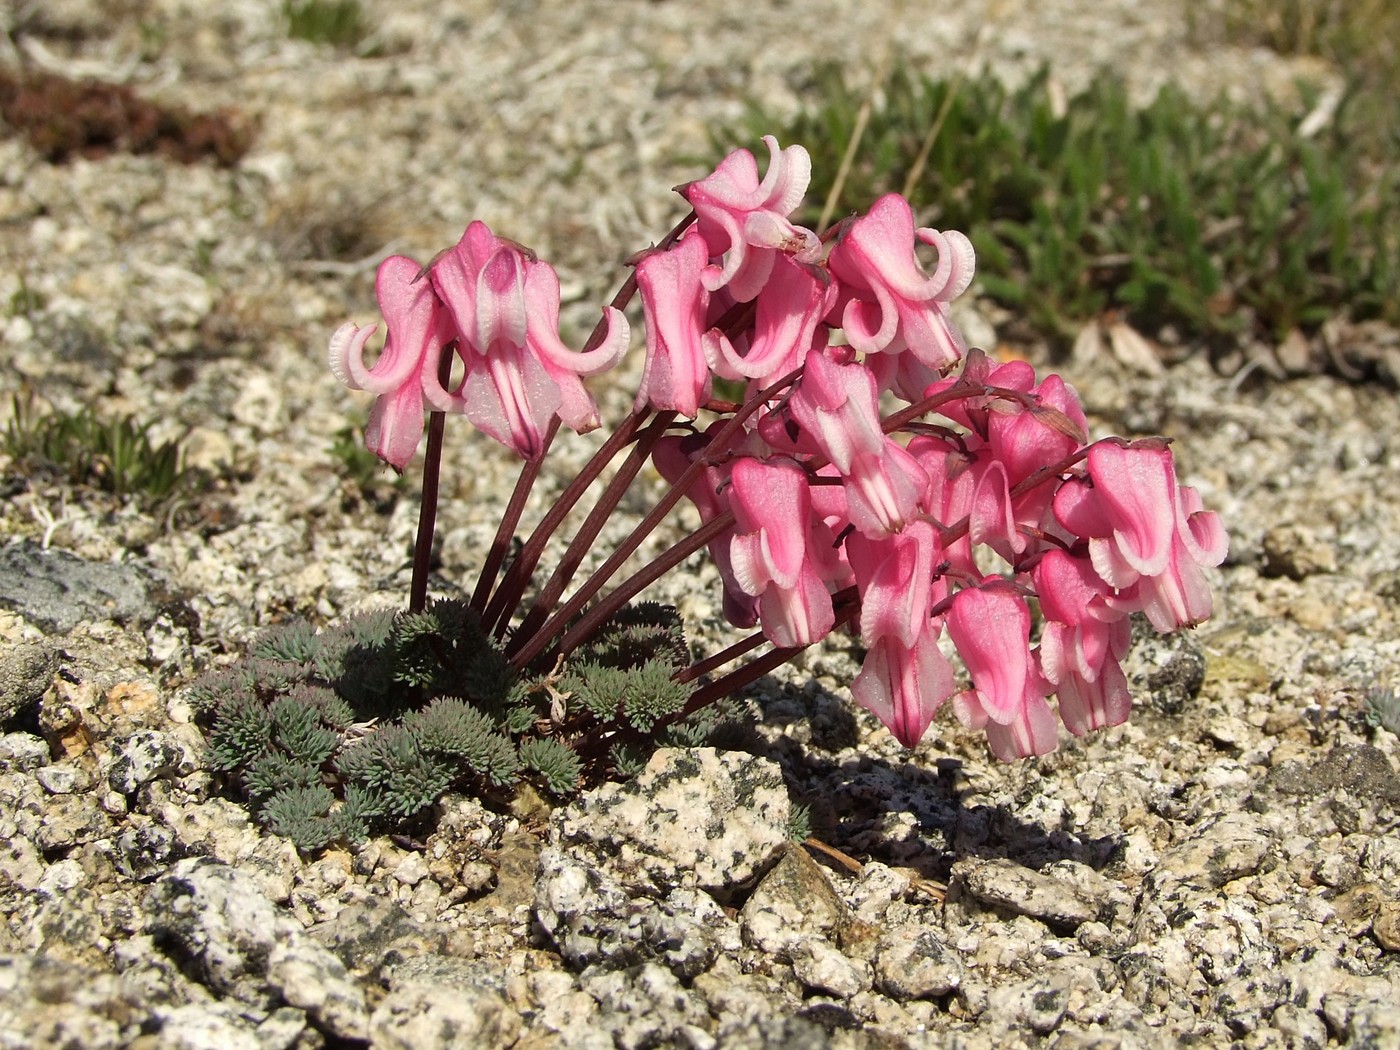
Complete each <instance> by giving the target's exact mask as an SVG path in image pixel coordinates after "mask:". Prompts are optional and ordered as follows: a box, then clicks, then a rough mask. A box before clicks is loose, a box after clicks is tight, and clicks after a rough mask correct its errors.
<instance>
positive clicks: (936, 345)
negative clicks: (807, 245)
mask: <svg viewBox="0 0 1400 1050" xmlns="http://www.w3.org/2000/svg"><path fill="white" fill-rule="evenodd" d="M916 237H917V239H918V240H920V241H922V242H923V243H925V244H930V245H933V246H934V247H935V248H937V250H938V269H937V270H935V271H934V273H933V276H931V277H930V276H928V275H927V274H925V273H924V271H923V268H922V267H921V266H920V265H919V261H918V259H917V258H916V257H915V256H914V243H915V238H916ZM827 265H828V267H829V268H830V269H831V272H832V274H833V275H835V276H836V277H837V279H839V280H840V281H841V284H842V290H843V292H844V293H845V294H846V295H848V296H849V299H848V301H847V302H846V304H845V308H844V312H843V313H842V315H841V327H842V328H843V329H844V330H845V333H846V338H847V339H848V340H850V343H851V345H852V346H853V347H855V348H856V349H857V350H859V351H860V352H861V353H863V354H881V353H887V354H900V353H902V352H903V351H905V350H908V351H909V352H910V354H912V355H913V357H914V358H915V359H916V360H917V361H918V362H920V363H921V364H922V365H923V366H924V369H925V370H928V369H931V370H934V371H939V370H942V369H944V368H946V367H947V366H948V365H951V364H952V363H953V362H955V361H957V360H958V359H959V358H960V357H962V355H963V354H964V352H965V351H966V346H965V345H964V343H963V341H962V337H961V336H960V335H959V334H958V332H957V330H956V329H955V328H954V327H953V324H952V322H951V321H950V320H949V318H948V308H947V305H946V304H947V303H949V302H951V301H952V300H954V299H956V298H957V297H958V296H959V295H961V294H962V293H963V292H964V291H966V290H967V286H968V285H969V284H971V283H972V273H973V269H974V267H975V254H974V252H973V249H972V242H971V241H969V240H968V239H967V238H966V237H965V236H963V235H962V234H961V233H958V232H957V231H956V230H949V231H946V232H943V233H940V232H938V231H937V230H931V229H920V230H917V231H916V230H915V229H914V212H913V209H911V208H910V207H909V202H908V201H906V200H905V199H904V198H903V197H901V196H900V195H899V194H897V193H888V194H886V195H885V196H883V197H881V198H880V199H879V200H877V201H876V202H875V203H874V205H872V206H871V208H870V211H869V212H867V213H866V214H865V215H863V216H861V217H859V218H857V219H854V220H852V221H851V222H849V223H848V224H847V225H846V226H845V227H844V228H843V229H842V230H841V233H840V235H839V236H838V238H837V241H836V244H835V246H834V247H833V248H832V249H831V254H830V255H829V256H828V258H827ZM920 375H921V376H926V375H927V372H926V371H925V372H921V373H920ZM889 378H893V377H889ZM902 385H903V384H901V386H902ZM922 389H923V386H922V385H920V386H918V387H915V388H912V389H908V390H900V391H899V392H900V393H901V396H904V397H906V398H907V399H908V400H911V401H912V400H916V398H917V396H918V391H919V390H922Z"/></svg>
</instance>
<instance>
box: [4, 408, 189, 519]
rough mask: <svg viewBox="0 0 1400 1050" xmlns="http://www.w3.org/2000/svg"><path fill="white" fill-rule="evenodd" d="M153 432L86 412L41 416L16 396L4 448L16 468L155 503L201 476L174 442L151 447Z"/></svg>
mask: <svg viewBox="0 0 1400 1050" xmlns="http://www.w3.org/2000/svg"><path fill="white" fill-rule="evenodd" d="M151 426H152V424H151V423H138V422H137V421H136V420H135V419H133V418H132V417H130V416H123V417H121V418H118V419H111V420H104V419H101V418H99V417H98V416H97V414H96V413H95V412H93V411H92V410H91V409H89V408H84V409H81V410H80V411H78V412H59V411H48V412H43V413H40V412H36V410H35V408H34V401H33V398H32V397H26V398H20V397H19V396H18V395H17V396H15V397H14V399H13V400H12V414H11V416H10V420H9V422H8V423H7V424H6V426H5V432H4V437H3V444H4V450H5V454H6V455H8V456H9V457H10V459H11V460H13V461H14V462H16V463H19V464H23V465H25V466H30V467H34V466H40V465H48V466H50V467H55V468H57V469H59V470H61V471H63V472H65V473H66V474H67V475H68V476H69V478H71V479H72V480H73V481H74V482H75V483H76V484H80V485H91V486H94V487H96V488H99V489H102V490H103V491H106V492H111V493H112V494H114V495H116V496H136V497H139V498H141V499H145V500H148V501H156V502H158V501H160V500H164V499H167V498H169V497H170V496H172V495H174V494H175V493H176V492H177V491H178V490H180V489H182V488H191V487H194V486H196V485H197V484H198V482H199V481H200V475H199V473H198V472H197V471H192V470H190V469H188V468H187V467H186V466H185V464H184V458H183V454H182V451H181V448H180V445H179V442H178V441H163V442H160V443H159V444H157V443H156V442H153V441H152V440H151V437H150V430H151Z"/></svg>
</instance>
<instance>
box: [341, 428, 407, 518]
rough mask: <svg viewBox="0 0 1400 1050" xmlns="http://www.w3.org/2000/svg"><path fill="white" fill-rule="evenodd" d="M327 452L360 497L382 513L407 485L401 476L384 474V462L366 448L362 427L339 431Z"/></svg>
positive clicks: (385, 472)
mask: <svg viewBox="0 0 1400 1050" xmlns="http://www.w3.org/2000/svg"><path fill="white" fill-rule="evenodd" d="M326 451H327V452H329V453H330V455H331V458H333V459H334V460H336V462H338V463H339V464H340V468H341V474H342V476H343V477H345V478H346V479H347V480H348V481H349V482H350V483H351V485H353V486H354V488H355V489H356V490H357V491H358V492H359V493H360V496H361V497H362V498H364V499H365V500H367V501H369V502H370V503H373V504H374V505H375V506H377V507H379V508H380V509H381V510H384V509H388V508H389V507H391V506H392V505H393V503H394V501H395V500H396V499H397V498H398V495H399V494H400V493H401V492H403V490H404V488H405V487H406V485H407V482H406V481H405V480H404V476H403V475H402V474H395V473H393V472H392V471H389V470H387V469H386V468H385V466H384V461H383V460H381V459H380V458H379V457H378V456H376V455H375V454H374V453H373V452H371V451H369V449H367V448H365V442H364V428H363V427H355V426H344V427H341V428H340V429H339V430H337V431H336V432H335V439H334V440H333V441H332V442H331V445H330V447H329V448H328V449H327V450H326Z"/></svg>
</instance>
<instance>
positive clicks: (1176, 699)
mask: <svg viewBox="0 0 1400 1050" xmlns="http://www.w3.org/2000/svg"><path fill="white" fill-rule="evenodd" d="M1123 673H1124V674H1125V675H1126V676H1127V679H1128V689H1129V691H1130V692H1131V693H1132V695H1133V700H1134V702H1135V703H1138V704H1142V705H1143V706H1145V707H1149V708H1151V709H1152V710H1154V711H1158V712H1160V713H1162V714H1164V715H1178V714H1180V713H1181V712H1182V711H1184V710H1185V709H1186V708H1187V706H1188V705H1189V704H1190V703H1191V701H1192V700H1194V699H1195V698H1196V695H1197V694H1198V693H1199V692H1200V691H1201V685H1202V683H1204V682H1205V677H1206V656H1205V652H1204V651H1203V650H1202V649H1201V645H1200V643H1199V642H1198V641H1196V639H1195V638H1194V636H1193V635H1192V634H1191V632H1190V631H1178V632H1177V633H1176V634H1166V635H1162V634H1158V633H1157V632H1156V631H1154V630H1153V629H1152V627H1151V625H1150V624H1148V623H1147V621H1146V619H1145V618H1144V617H1142V616H1134V617H1133V635H1132V648H1131V649H1129V650H1128V654H1127V656H1126V657H1125V658H1124V660H1123Z"/></svg>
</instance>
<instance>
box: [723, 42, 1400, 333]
mask: <svg viewBox="0 0 1400 1050" xmlns="http://www.w3.org/2000/svg"><path fill="white" fill-rule="evenodd" d="M867 94H868V89H867V88H865V87H864V86H861V87H856V86H854V85H852V84H850V83H848V82H847V80H846V78H845V76H844V75H843V73H842V71H841V70H840V69H839V68H837V67H835V66H831V67H827V68H825V69H823V70H821V71H820V72H819V73H818V74H817V76H816V79H815V82H814V84H813V86H812V89H811V91H810V93H809V97H810V98H811V99H812V101H811V102H810V103H809V105H808V107H807V108H805V109H804V110H803V111H802V112H800V113H799V114H798V115H797V116H796V117H795V118H793V119H791V120H789V121H786V122H782V121H779V120H776V119H775V118H774V117H773V116H772V115H770V114H767V113H765V112H762V111H761V110H759V109H757V108H751V110H750V112H749V114H748V116H747V117H746V119H745V125H744V127H743V128H742V129H738V130H736V131H733V132H731V133H730V134H729V135H727V136H720V137H717V138H716V141H715V147H716V149H717V150H718V151H720V152H723V151H725V150H727V149H729V148H731V147H732V144H733V142H734V141H756V139H757V137H758V135H760V134H762V133H764V132H771V131H773V129H774V128H780V129H781V130H779V131H778V132H777V135H778V138H779V140H780V141H781V142H783V143H788V142H798V143H802V144H804V145H806V146H807V147H808V148H809V150H811V152H812V169H813V172H814V180H813V184H812V187H811V189H810V190H809V193H808V199H809V201H812V202H813V203H812V205H811V206H810V209H809V211H808V212H807V213H806V214H805V215H801V216H798V218H799V219H801V220H803V221H806V222H807V223H809V224H815V223H816V221H817V219H818V216H819V214H820V212H821V210H822V207H823V204H824V203H825V202H826V201H827V199H828V198H829V197H830V196H831V195H832V193H833V192H835V191H836V187H835V186H834V183H835V181H836V180H835V173H836V172H838V171H839V170H840V169H841V161H842V157H843V156H844V155H845V154H846V152H847V149H848V147H849V146H850V145H851V140H852V138H853V137H854V136H855V135H856V129H857V125H858V116H859V113H860V109H861V107H862V105H863V104H864V103H865V102H866V100H867ZM1315 102H1316V99H1315V98H1305V99H1304V103H1305V108H1304V109H1303V110H1302V111H1301V112H1297V113H1295V112H1290V111H1286V110H1284V109H1283V108H1281V107H1280V106H1278V105H1277V104H1273V103H1261V104H1260V105H1259V106H1258V107H1257V108H1244V107H1240V106H1237V105H1234V104H1231V103H1229V102H1227V101H1225V100H1220V101H1217V102H1215V103H1212V104H1210V105H1206V106H1202V105H1199V104H1196V103H1194V102H1192V101H1191V100H1190V99H1188V98H1187V97H1186V96H1185V95H1184V94H1183V93H1182V92H1181V91H1180V90H1179V89H1176V88H1174V87H1170V86H1168V87H1166V88H1164V89H1162V91H1161V92H1160V93H1159V94H1158V95H1157V97H1156V98H1155V99H1153V100H1152V101H1151V102H1150V103H1148V104H1147V105H1146V106H1141V107H1139V106H1135V105H1134V104H1133V103H1132V102H1131V101H1130V99H1129V96H1128V92H1127V89H1126V88H1125V86H1124V84H1123V83H1122V82H1121V81H1120V80H1118V79H1115V78H1112V77H1107V76H1104V77H1100V78H1099V79H1098V80H1096V81H1095V82H1093V83H1092V84H1091V85H1090V86H1089V87H1088V88H1086V89H1085V90H1083V91H1081V92H1080V93H1078V94H1076V95H1073V96H1071V97H1068V98H1065V97H1063V93H1062V92H1060V91H1059V90H1058V89H1057V88H1056V86H1055V85H1054V84H1053V82H1052V80H1051V78H1050V76H1049V74H1048V73H1047V72H1045V71H1042V72H1041V73H1040V74H1039V75H1037V76H1035V77H1033V78H1032V79H1031V80H1029V81H1028V82H1027V83H1026V84H1024V85H1023V86H1021V87H1019V88H1015V89H1013V88H1008V87H1007V86H1006V85H1004V84H1003V83H1002V82H1001V81H1000V80H998V79H997V78H995V77H994V76H991V75H983V76H981V77H979V78H976V79H970V80H962V81H959V80H935V79H932V78H930V77H927V76H923V75H920V74H918V73H915V72H913V71H912V70H910V69H909V68H908V67H907V66H905V67H900V68H897V69H896V70H895V71H894V73H893V74H892V75H891V76H890V77H889V79H888V80H887V81H886V82H885V83H884V84H882V85H880V90H879V91H878V93H877V95H876V96H875V98H874V102H873V105H872V106H871V109H870V113H869V121H868V125H867V126H866V127H865V129H864V132H863V134H862V135H861V138H860V140H859V142H858V143H857V144H856V149H855V152H854V162H853V164H851V166H850V169H849V172H848V173H847V175H846V177H845V180H844V182H843V183H842V184H841V185H840V187H839V197H838V199H837V200H836V201H835V207H834V209H833V211H832V214H834V216H835V217H836V218H838V219H839V218H840V217H841V216H843V215H845V214H849V213H850V212H852V211H853V210H854V209H855V208H856V207H857V206H859V205H863V204H864V203H866V202H869V201H870V200H872V199H873V198H875V197H876V196H878V195H880V194H881V193H885V192H889V191H902V192H904V193H905V195H906V196H908V197H909V198H910V199H911V202H912V203H913V204H914V206H915V208H916V209H917V210H918V213H919V219H920V221H921V223H922V224H924V225H929V226H933V227H935V228H952V229H958V230H962V231H964V232H965V233H967V235H968V236H969V237H971V239H972V241H973V243H974V245H975V246H976V249H977V273H978V280H979V282H980V284H981V289H982V292H983V293H984V294H986V295H988V296H990V297H991V298H993V299H995V300H996V301H998V302H1000V303H1002V304H1004V305H1005V306H1007V307H1008V308H1010V309H1012V310H1014V311H1016V312H1017V313H1018V315H1019V316H1021V317H1022V318H1024V319H1025V320H1026V321H1027V322H1028V323H1029V324H1030V325H1031V326H1032V327H1033V329H1034V332H1035V333H1037V334H1040V335H1042V336H1045V337H1048V338H1050V339H1051V340H1052V341H1053V342H1056V343H1058V344H1060V345H1064V344H1065V343H1067V342H1068V341H1069V340H1070V339H1072V338H1073V336H1074V334H1075V333H1076V332H1077V331H1078V329H1079V327H1080V326H1081V325H1082V324H1083V323H1084V322H1085V321H1087V320H1089V319H1090V318H1093V317H1095V316H1097V315H1100V314H1102V313H1103V312H1105V311H1108V310H1117V311H1120V312H1122V313H1123V314H1124V315H1126V316H1127V318H1128V319H1129V320H1130V321H1131V323H1132V324H1133V325H1134V326H1135V327H1136V328H1138V329H1139V330H1141V331H1144V332H1148V333H1157V332H1159V331H1160V330H1161V329H1162V328H1163V327H1164V326H1173V327H1174V328H1175V329H1176V330H1177V332H1178V333H1179V334H1180V335H1182V336H1183V337H1191V336H1195V337H1206V338H1207V339H1214V340H1217V341H1219V342H1222V343H1224V342H1231V343H1233V342H1236V341H1237V339H1238V337H1241V336H1247V335H1253V336H1260V337H1264V338H1274V339H1280V338H1282V337H1283V336H1285V335H1286V334H1287V333H1289V332H1290V331H1292V330H1294V329H1300V330H1302V331H1304V332H1305V333H1310V332H1313V331H1315V330H1316V329H1317V327H1318V326H1320V325H1321V324H1322V322H1323V321H1325V320H1326V319H1328V318H1330V317H1333V316H1336V315H1339V314H1343V315H1346V316H1348V317H1349V318H1350V319H1352V320H1354V321H1364V320H1370V319H1380V320H1383V321H1385V322H1388V323H1390V324H1392V325H1400V298H1397V297H1396V296H1395V295H1394V289H1395V288H1396V287H1400V163H1397V162H1396V161H1397V160H1400V157H1397V156H1395V154H1400V142H1395V141H1392V142H1391V145H1390V148H1391V151H1392V155H1391V156H1390V157H1389V158H1378V157H1377V156H1376V155H1375V153H1374V149H1373V148H1372V145H1373V142H1374V139H1373V138H1371V137H1370V133H1369V132H1368V133H1367V134H1366V135H1362V133H1361V131H1359V130H1358V129H1357V128H1356V127H1355V125H1354V123H1353V122H1352V121H1351V120H1349V119H1347V113H1348V106H1349V104H1353V103H1357V102H1358V100H1357V99H1354V98H1348V99H1344V100H1343V101H1342V104H1341V108H1340V109H1339V111H1338V113H1337V115H1336V117H1335V119H1333V120H1332V121H1330V122H1329V123H1327V124H1326V125H1325V126H1324V127H1322V128H1320V129H1317V130H1315V132H1314V133H1313V134H1312V135H1311V137H1309V136H1308V135H1304V134H1301V133H1300V131H1299V125H1300V121H1301V118H1302V117H1303V115H1304V114H1305V113H1306V112H1307V111H1308V109H1310V108H1311V104H1312V103H1315ZM721 139H722V140H721Z"/></svg>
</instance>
